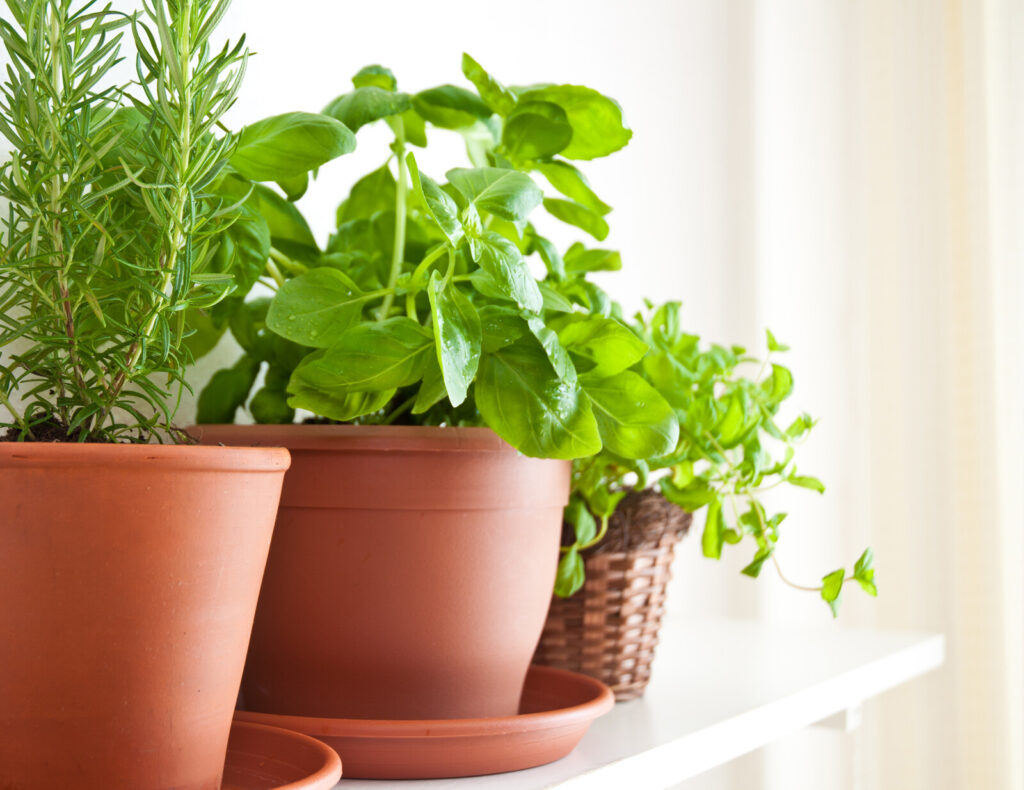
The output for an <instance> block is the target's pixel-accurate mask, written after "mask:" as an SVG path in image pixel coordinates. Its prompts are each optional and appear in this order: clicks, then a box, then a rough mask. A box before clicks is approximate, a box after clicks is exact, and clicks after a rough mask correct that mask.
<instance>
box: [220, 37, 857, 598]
mask: <svg viewBox="0 0 1024 790" xmlns="http://www.w3.org/2000/svg"><path fill="white" fill-rule="evenodd" d="M462 65H463V72H464V74H465V76H466V77H467V78H468V79H469V81H470V82H471V83H472V85H473V87H474V88H475V92H474V91H471V90H468V89H466V88H462V87H457V86H452V85H443V86H440V87H438V88H432V89H429V90H425V91H420V92H419V93H415V94H405V93H400V92H399V91H398V83H397V81H396V80H395V78H394V75H393V74H392V73H391V72H390V71H389V70H387V69H386V68H383V67H381V66H370V67H367V68H365V69H363V70H361V71H360V72H359V73H358V74H356V76H355V77H354V78H353V86H354V90H352V91H350V92H348V93H345V94H342V96H340V97H339V98H338V99H335V100H334V101H333V102H331V104H329V105H328V107H327V110H326V112H327V113H328V114H329V115H331V116H333V117H334V118H336V119H339V120H340V121H343V122H344V123H345V124H347V125H348V126H349V127H350V128H352V129H353V130H355V129H360V128H362V127H364V126H366V125H368V124H372V123H375V122H378V121H381V122H383V123H386V124H387V125H388V126H389V127H390V129H391V130H392V132H393V134H394V141H393V142H392V143H391V145H390V148H389V151H388V153H387V154H383V155H382V158H384V157H385V156H386V159H385V161H383V163H382V164H381V165H380V166H379V167H377V168H375V169H374V170H372V171H371V172H370V173H369V174H367V175H366V176H364V177H363V178H361V179H359V180H357V181H356V182H355V183H354V184H353V186H352V188H351V190H350V191H349V193H348V195H347V196H346V197H345V199H344V200H343V201H342V202H341V203H340V205H339V206H338V210H337V217H336V219H337V228H336V230H335V233H334V234H333V235H332V237H331V238H330V240H329V242H328V244H327V246H326V248H325V249H324V250H323V251H321V250H319V249H318V248H317V247H316V244H315V242H313V241H312V239H311V237H310V236H309V234H308V225H306V223H305V222H304V221H303V220H302V219H301V215H298V213H297V211H295V210H294V207H291V206H290V204H288V203H287V202H285V201H284V200H283V198H281V197H280V196H275V197H273V198H271V197H270V195H275V193H272V192H270V193H269V195H267V194H264V193H262V192H254V195H253V198H250V200H252V199H257V200H259V201H260V203H259V205H260V206H261V207H262V211H263V214H264V218H265V219H266V222H267V226H268V229H269V233H270V237H271V242H272V245H273V249H272V250H271V258H272V260H273V262H274V264H275V267H279V269H278V271H277V273H278V275H279V277H280V279H279V282H278V284H277V286H276V290H277V293H276V295H275V297H274V299H273V301H272V303H271V305H270V308H269V311H267V312H266V327H267V329H268V330H269V332H270V333H272V334H273V335H274V336H276V337H277V338H278V340H280V341H282V342H287V343H291V344H298V346H297V347H298V348H299V356H300V359H299V360H298V361H296V362H294V363H293V364H292V365H291V366H290V367H284V366H280V365H279V366H278V367H277V369H276V370H277V374H276V375H275V377H274V381H275V382H276V383H275V384H273V385H271V383H270V376H269V374H268V384H267V385H266V386H265V387H264V389H263V390H261V391H260V392H259V393H257V395H256V396H254V397H253V399H252V400H251V401H250V403H249V409H250V411H251V412H252V413H253V416H254V417H257V419H271V418H273V417H274V416H280V417H281V418H282V419H284V420H291V419H292V416H293V412H292V411H291V410H294V409H307V410H310V411H312V412H314V413H315V414H316V415H318V416H320V417H326V418H328V419H332V420H337V421H356V422H363V423H376V424H389V423H394V422H409V423H414V424H425V425H487V426H489V427H490V428H492V429H493V430H494V431H495V432H496V433H498V434H499V435H500V436H501V437H502V438H504V439H505V440H506V441H507V442H509V443H510V444H512V445H513V446H514V447H516V448H517V449H519V450H520V451H521V452H523V453H524V454H526V455H531V456H539V457H547V458H566V459H576V461H575V464H574V472H573V493H572V497H571V500H570V504H569V507H568V508H567V509H566V511H565V519H566V522H567V523H569V524H570V525H571V526H572V527H573V529H574V530H575V540H574V542H573V543H572V544H571V545H569V546H566V547H565V548H564V549H563V552H562V557H561V561H560V564H559V570H558V577H557V580H556V591H557V592H558V594H560V595H569V594H572V593H573V592H575V591H576V590H577V589H578V588H579V587H580V586H581V585H582V584H583V582H584V577H585V566H584V561H583V553H584V552H585V551H586V550H587V549H588V548H590V547H592V546H594V545H596V544H597V543H598V542H599V541H600V540H602V538H603V537H604V535H605V534H606V532H607V529H608V525H609V519H610V517H611V516H612V514H613V513H614V512H615V508H616V507H617V505H618V503H619V502H620V501H621V499H622V497H623V496H625V494H626V492H627V491H628V490H629V489H630V488H631V487H635V488H644V487H657V489H658V490H659V491H660V492H661V493H662V494H663V495H664V496H665V497H666V498H668V499H669V500H670V501H672V502H674V503H676V504H678V505H679V506H681V507H684V508H686V509H687V510H690V511H700V510H701V509H703V508H706V519H705V527H704V532H703V537H702V541H701V543H702V548H703V551H704V554H705V555H706V556H708V557H712V558H718V557H720V556H721V555H722V552H723V550H724V548H725V546H727V545H731V544H735V543H738V542H741V541H742V540H744V539H749V540H750V541H751V542H752V543H753V544H754V545H755V546H756V548H755V554H754V557H753V559H752V561H751V562H750V563H749V564H748V565H747V566H746V567H745V568H744V569H743V573H744V574H745V575H747V576H751V577H756V576H758V575H759V574H760V573H761V571H762V569H763V567H764V566H765V564H766V563H767V562H768V561H769V560H771V561H772V563H773V564H775V556H774V551H775V546H776V542H777V540H778V535H779V526H780V524H781V523H782V521H783V519H784V518H785V514H783V513H776V514H769V513H768V512H767V511H766V509H765V507H764V505H763V504H762V501H761V494H762V493H763V492H764V491H766V490H767V489H769V488H772V487H774V486H776V485H782V484H787V485H790V486H794V487H798V488H804V489H810V490H813V491H818V492H822V491H824V486H823V485H822V484H821V483H820V481H818V480H817V479H816V478H814V477H811V476H809V475H805V474H798V473H797V470H796V467H795V465H794V463H793V457H794V454H795V447H796V445H797V444H798V443H799V442H800V441H802V440H803V439H804V438H805V436H806V435H807V433H808V432H809V431H810V429H811V428H812V427H813V425H814V422H813V420H811V419H810V418H809V417H807V416H806V415H801V416H799V417H797V418H796V419H795V420H793V421H792V422H791V424H790V425H789V426H788V427H787V428H786V429H785V430H782V429H781V428H780V427H779V425H777V423H776V420H777V418H778V414H779V410H780V407H781V404H782V403H783V401H785V400H786V399H787V398H788V397H789V396H790V394H791V392H792V390H793V377H792V375H791V373H790V371H789V370H788V369H787V368H786V367H784V366H783V365H781V364H779V363H778V361H777V359H776V358H774V357H771V355H772V354H777V353H778V352H782V351H785V350H786V347H785V346H784V345H782V344H780V343H778V342H777V341H776V339H775V338H774V336H773V335H772V334H771V333H768V335H767V339H768V353H769V358H768V359H766V360H765V361H764V362H763V363H762V362H760V361H758V360H754V359H753V358H751V357H748V356H746V355H745V352H744V350H743V349H738V348H735V347H732V348H727V347H724V346H720V345H711V346H702V345H701V343H700V341H699V338H697V337H696V336H694V335H691V334H688V333H686V332H685V331H683V329H682V324H681V321H680V316H679V305H678V304H677V303H669V304H665V305H662V306H660V307H657V308H654V307H653V306H651V307H650V308H649V309H648V310H646V311H645V312H644V313H642V314H640V315H637V316H636V317H635V318H634V319H632V320H626V319H624V317H623V314H622V310H621V308H620V307H619V306H618V305H617V304H615V302H614V301H613V300H612V299H611V298H610V297H609V296H608V294H606V293H605V292H604V291H603V290H602V289H601V288H600V287H599V286H598V285H597V284H596V283H595V282H593V280H592V279H591V278H592V277H593V275H594V274H595V273H598V272H614V271H618V270H619V269H621V268H622V260H621V256H620V255H619V253H618V252H617V251H615V250H610V249H602V248H593V247H588V246H586V245H584V244H583V243H582V242H576V243H573V244H572V245H571V246H570V247H569V248H568V249H566V250H564V251H560V250H558V249H557V248H556V247H555V245H554V244H553V243H552V242H551V241H550V240H548V239H547V238H546V237H545V236H544V235H542V233H541V232H539V230H538V226H539V224H540V223H543V222H552V221H560V222H562V223H565V224H567V225H569V226H572V227H575V228H578V229H580V230H582V231H584V232H585V233H587V234H589V235H591V236H593V237H594V238H596V239H598V240H602V239H604V238H605V237H606V236H607V234H608V232H609V226H608V222H607V219H606V216H607V215H608V213H609V212H610V211H611V208H610V206H608V204H607V203H605V202H604V201H603V200H601V198H600V197H598V195H597V194H596V193H595V192H594V190H593V189H592V188H591V186H590V183H589V182H588V181H587V179H586V177H585V175H584V174H583V173H582V172H581V171H580V170H579V169H578V168H577V167H576V166H575V165H574V164H573V163H572V161H570V160H588V159H593V158H596V157H600V156H605V155H607V154H610V153H612V152H614V151H616V150H618V149H620V148H622V147H623V146H624V145H626V143H627V142H628V141H629V139H630V136H631V132H630V131H629V130H628V129H627V128H626V127H625V125H624V124H623V121H622V113H621V110H620V108H619V106H618V105H617V104H616V103H615V102H614V101H613V100H612V99H609V98H608V97H605V96H603V95H601V94H600V93H598V92H596V91H594V90H592V89H590V88H585V87H581V86H571V85H541V86H532V87H529V88H510V87H506V86H505V85H504V84H502V83H501V82H499V81H498V80H497V79H496V78H495V77H493V76H492V75H491V74H489V73H488V72H487V71H486V70H485V69H484V68H483V67H482V66H481V65H480V64H479V63H478V62H477V61H475V60H474V59H473V58H471V57H469V56H468V55H465V56H463V64H462ZM428 125H429V126H431V127H434V128H437V129H441V130H447V131H446V132H445V133H446V134H455V135H459V136H460V137H461V138H462V140H463V141H464V142H465V144H466V149H467V155H468V157H469V160H470V166H469V167H455V168H452V169H449V170H448V171H447V172H446V174H445V180H441V179H438V180H435V178H432V177H431V175H430V174H428V173H425V172H423V171H422V170H421V169H420V167H419V165H418V163H417V162H416V159H415V158H414V157H413V156H412V154H410V153H409V152H408V151H407V146H408V144H410V143H415V144H417V145H425V144H426V134H425V132H424V131H423V130H424V129H425V128H426V127H427V126H428ZM536 174H540V175H541V176H543V178H544V180H546V182H547V183H548V184H550V186H551V188H552V190H554V192H553V193H551V194H548V195H545V193H544V191H543V190H542V189H541V187H540V185H539V184H538V182H537V180H535V176H536ZM285 206H287V207H289V209H288V210H285V208H284V207H285ZM541 206H543V208H544V209H545V210H546V215H544V212H539V211H538V209H539V208H540V207H541ZM538 213H540V214H541V215H542V216H541V217H539V218H537V216H536V215H537V214H538ZM535 221H536V222H537V223H538V225H536V226H535V225H534V222H535ZM286 238H287V240H288V242H289V244H290V245H291V246H290V248H289V249H285V248H284V247H282V244H283V243H284V242H285V239H286ZM531 261H532V262H533V265H532V266H531ZM541 270H543V272H544V274H543V276H542V277H541V278H538V277H537V276H536V274H535V272H539V271H541ZM255 345H257V344H253V343H249V345H248V347H247V346H246V344H244V343H243V347H245V348H246V352H247V358H250V357H253V358H256V359H257V360H260V361H267V360H266V355H265V354H264V353H263V352H261V351H259V350H258V349H257V350H256V351H253V350H251V347H254V346H255ZM261 354H262V356H261ZM269 364H271V365H272V364H273V363H269ZM752 365H753V366H757V367H756V368H755V369H757V370H758V371H759V372H758V373H757V374H756V375H754V376H748V375H746V373H745V371H746V370H747V369H749V368H750V366H752ZM251 369H252V368H251V366H249V365H242V366H241V367H239V366H236V368H233V369H230V370H228V371H224V372H223V375H221V374H218V376H220V378H219V379H217V380H215V382H211V385H210V386H211V387H212V386H214V384H215V383H216V386H217V387H218V389H222V390H223V392H221V393H220V399H219V400H217V401H216V402H217V403H223V409H224V410H227V409H228V408H231V409H232V410H234V407H235V405H236V404H237V402H238V400H237V393H236V391H235V390H234V389H233V388H232V387H233V382H235V381H236V380H237V381H242V375H243V374H245V375H246V376H247V375H248V372H249V371H250V370H251ZM239 370H240V371H241V372H238V371H239ZM229 385H230V386H229ZM268 387H273V389H272V390H271V393H272V394H268V392H267V389H268ZM282 390H283V391H284V393H285V394H286V398H287V399H286V402H284V403H282ZM855 577H856V579H857V580H858V581H859V582H860V583H861V585H862V586H864V587H865V589H866V590H869V588H870V589H873V571H871V570H870V552H868V553H866V554H865V556H864V557H862V558H861V561H860V562H859V564H858V570H857V571H855ZM830 578H831V577H830ZM839 583H840V587H841V585H842V574H840V580H839ZM828 585H829V586H828V594H829V595H830V596H832V597H831V598H830V601H829V602H830V605H833V606H835V605H837V602H838V592H836V593H835V595H833V590H832V587H833V586H834V581H829V582H828ZM815 589H816V590H817V589H819V588H815ZM820 589H821V590H822V592H823V594H824V587H823V588H820ZM869 591H870V590H869Z"/></svg>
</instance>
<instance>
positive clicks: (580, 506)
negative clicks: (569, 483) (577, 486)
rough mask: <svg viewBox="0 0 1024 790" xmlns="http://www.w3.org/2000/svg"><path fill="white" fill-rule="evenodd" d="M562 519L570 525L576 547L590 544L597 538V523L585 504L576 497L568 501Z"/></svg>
mask: <svg viewBox="0 0 1024 790" xmlns="http://www.w3.org/2000/svg"><path fill="white" fill-rule="evenodd" d="M563 518H564V520H565V521H566V523H568V524H572V528H573V532H574V534H575V535H576V544H577V545H578V546H583V545H586V544H587V543H590V541H592V540H593V539H594V538H595V537H596V536H597V521H595V520H594V517H593V515H591V513H590V511H589V510H587V506H586V504H585V503H584V502H583V500H582V499H580V498H579V497H578V496H573V497H572V499H570V500H569V505H568V507H566V508H565V513H564V516H563Z"/></svg>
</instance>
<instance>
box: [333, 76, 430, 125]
mask: <svg viewBox="0 0 1024 790" xmlns="http://www.w3.org/2000/svg"><path fill="white" fill-rule="evenodd" d="M410 107H412V100H411V99H410V98H409V96H408V94H405V93H395V92H393V91H392V90H389V89H386V88H382V87H380V86H378V85H364V86H362V87H358V88H356V89H355V90H354V91H352V92H351V93H345V94H342V95H341V96H339V97H338V98H336V99H334V100H333V101H332V102H331V103H330V104H328V105H327V106H326V107H325V108H324V115H329V116H331V117H332V118H334V119H336V120H338V121H340V122H341V123H343V124H345V126H347V127H348V128H349V129H351V130H352V131H353V132H358V131H359V130H360V129H361V128H362V127H364V126H366V125H367V124H369V123H373V122H374V121H379V120H380V119H381V118H388V117H390V116H392V115H399V114H400V113H404V112H405V111H406V110H408V109H409V108H410Z"/></svg>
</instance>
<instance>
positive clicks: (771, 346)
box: [764, 329, 789, 351]
mask: <svg viewBox="0 0 1024 790" xmlns="http://www.w3.org/2000/svg"><path fill="white" fill-rule="evenodd" d="M764 333H765V336H766V337H767V339H768V350H769V351H789V346H787V345H785V344H784V343H780V342H779V341H778V340H776V339H775V335H773V334H772V330H770V329H765V330H764Z"/></svg>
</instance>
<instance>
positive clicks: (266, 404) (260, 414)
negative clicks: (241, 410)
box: [249, 387, 295, 425]
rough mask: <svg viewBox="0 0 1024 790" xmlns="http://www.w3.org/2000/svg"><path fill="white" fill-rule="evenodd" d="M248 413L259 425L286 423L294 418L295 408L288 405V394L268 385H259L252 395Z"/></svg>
mask: <svg viewBox="0 0 1024 790" xmlns="http://www.w3.org/2000/svg"><path fill="white" fill-rule="evenodd" d="M249 413H250V414H252V418H253V419H254V420H255V421H256V422H257V423H259V424H261V425H287V424H289V423H291V422H292V421H294V420H295V409H293V408H292V407H291V406H289V405H288V394H287V393H286V392H285V391H284V390H272V389H269V388H268V387H261V388H260V389H259V390H257V392H256V394H255V395H253V396H252V400H251V401H249Z"/></svg>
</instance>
